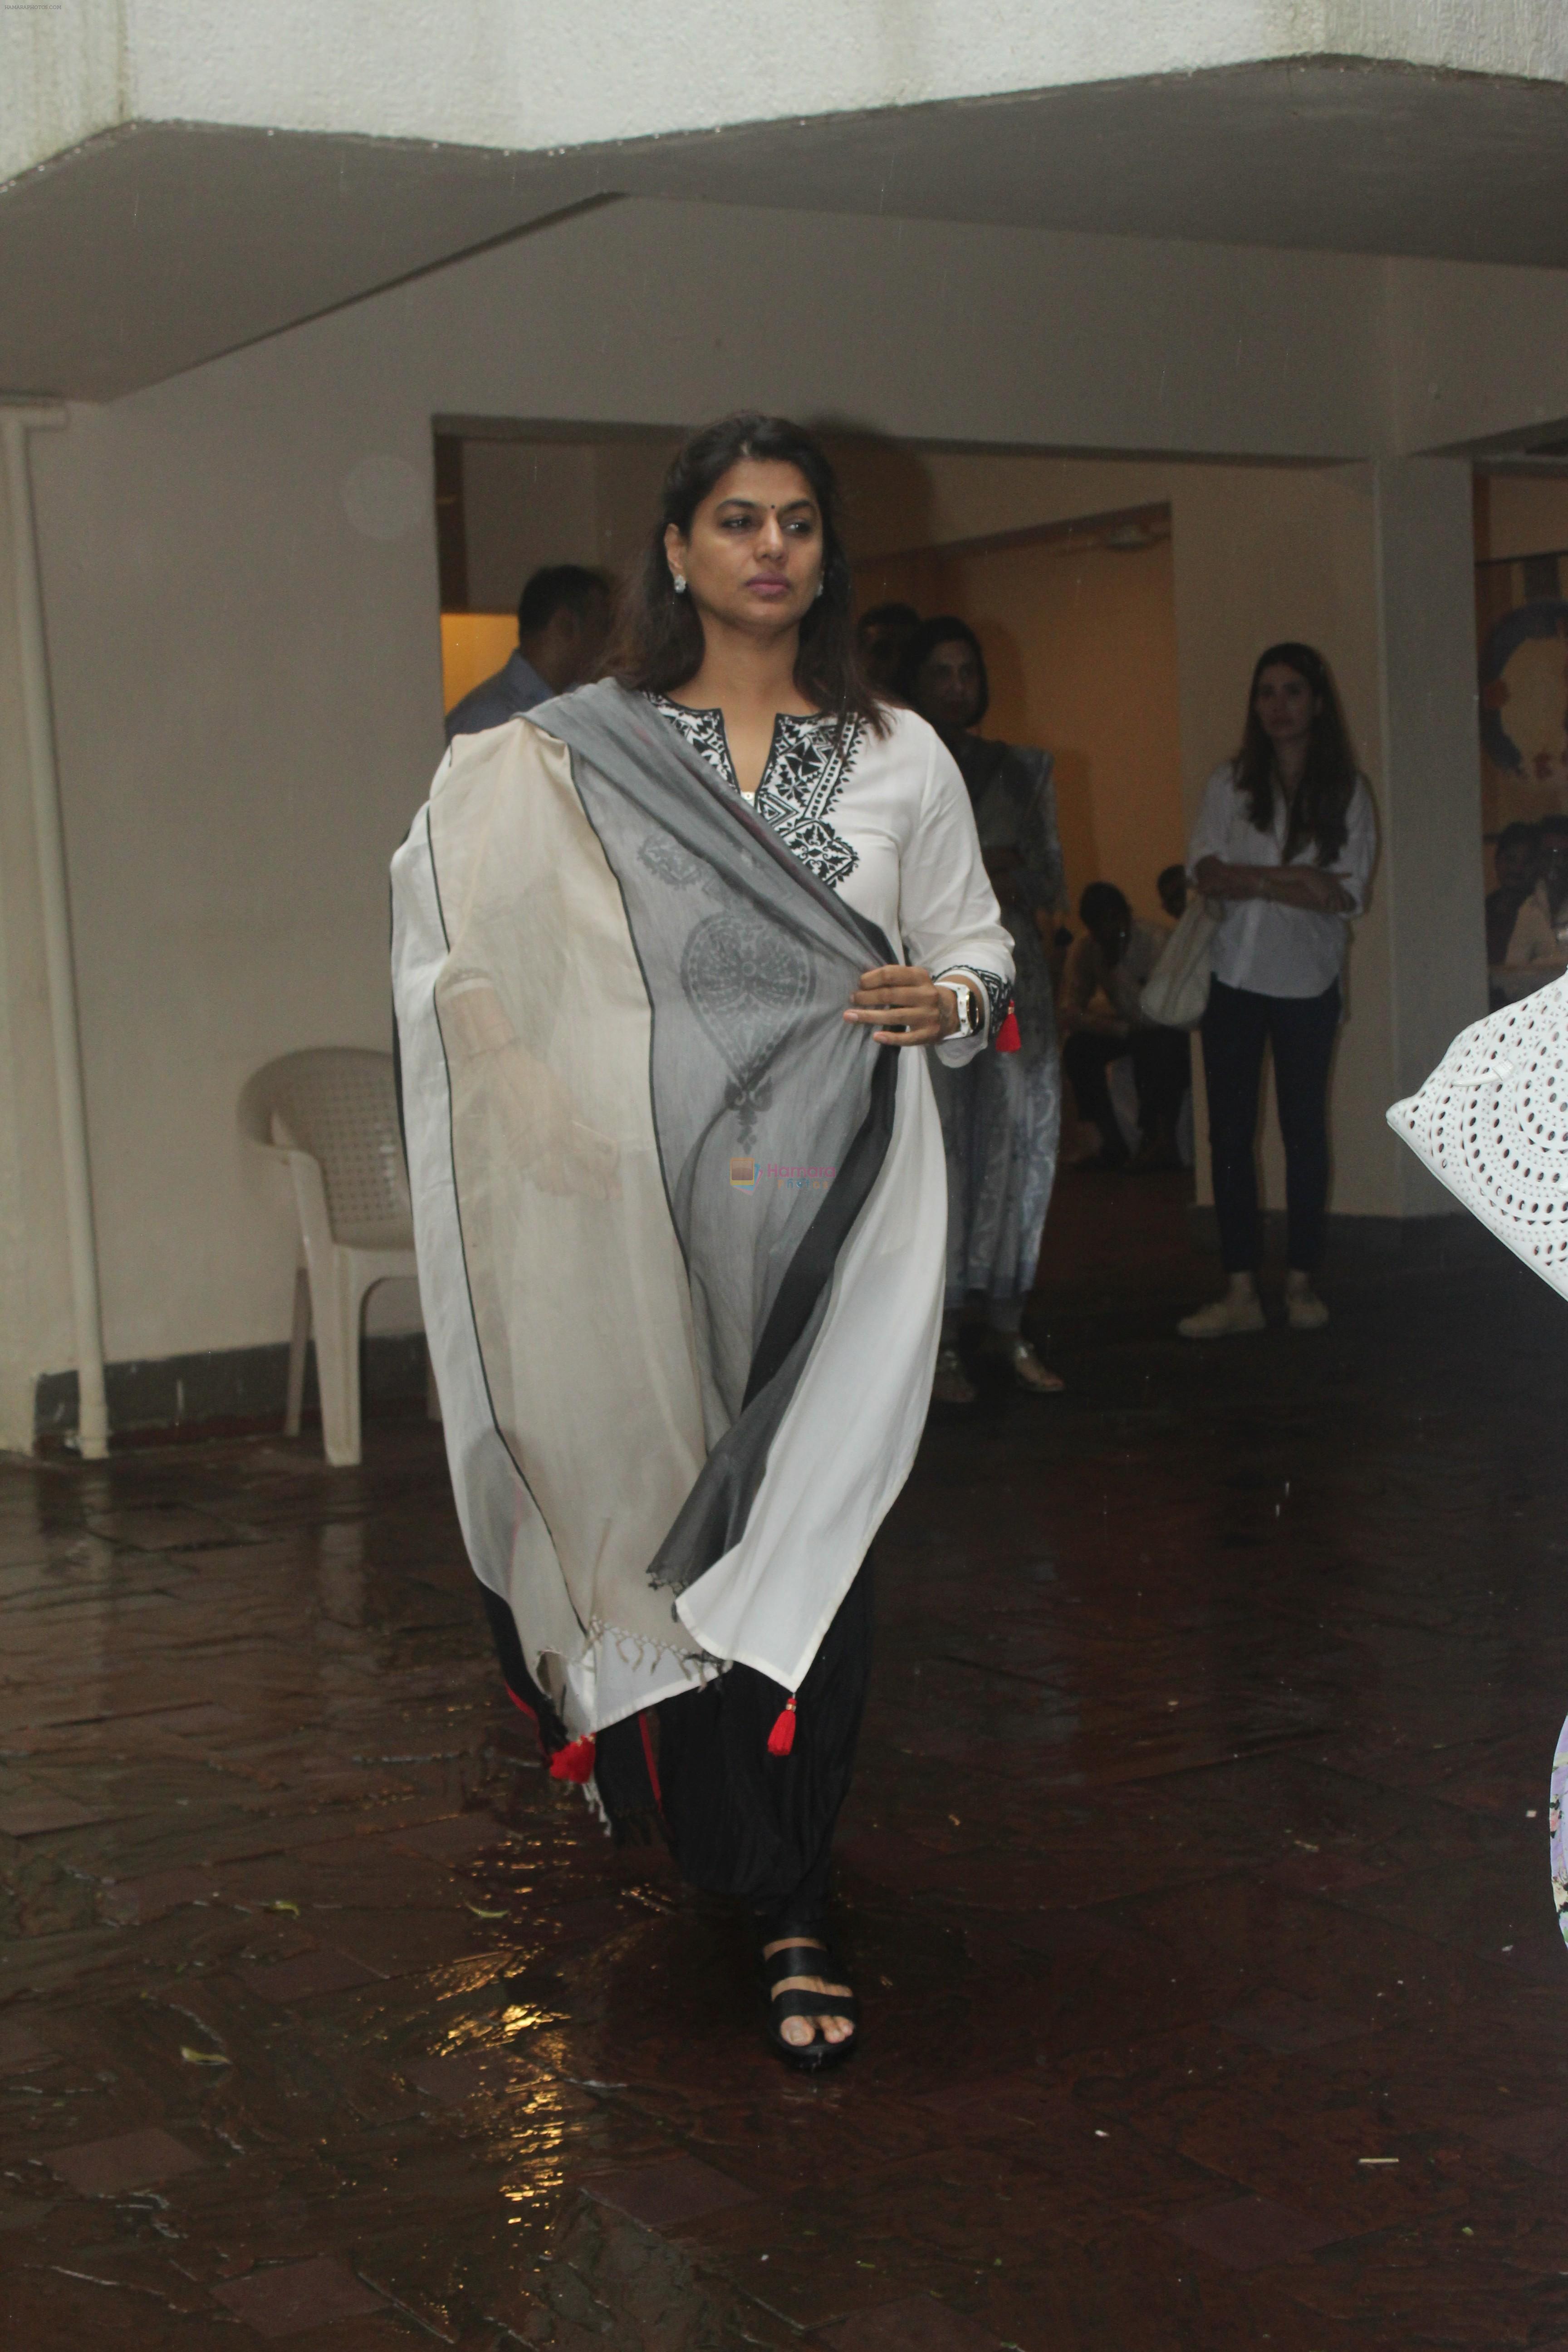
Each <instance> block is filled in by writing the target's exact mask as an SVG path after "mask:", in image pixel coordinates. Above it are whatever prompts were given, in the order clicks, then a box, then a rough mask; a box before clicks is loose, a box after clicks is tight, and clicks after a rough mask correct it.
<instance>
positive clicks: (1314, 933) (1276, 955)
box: [1187, 760, 1377, 996]
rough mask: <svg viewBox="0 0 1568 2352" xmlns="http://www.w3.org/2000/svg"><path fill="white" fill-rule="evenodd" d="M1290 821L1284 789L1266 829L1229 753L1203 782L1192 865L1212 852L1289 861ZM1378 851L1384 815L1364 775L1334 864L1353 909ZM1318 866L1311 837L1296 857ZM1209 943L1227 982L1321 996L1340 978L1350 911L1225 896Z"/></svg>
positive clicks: (1272, 862) (1361, 899) (1218, 974)
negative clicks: (1325, 911)
mask: <svg viewBox="0 0 1568 2352" xmlns="http://www.w3.org/2000/svg"><path fill="white" fill-rule="evenodd" d="M1287 824H1289V812H1288V810H1287V809H1286V807H1285V801H1284V794H1283V793H1276V795H1275V803H1274V823H1273V825H1272V827H1271V828H1270V830H1269V831H1268V833H1259V832H1258V828H1257V827H1256V825H1254V824H1253V823H1252V820H1251V819H1250V817H1249V816H1248V815H1247V801H1246V797H1245V795H1244V794H1243V793H1240V792H1239V791H1238V790H1237V782H1236V763H1235V761H1231V760H1226V761H1225V762H1224V764H1223V766H1221V767H1218V768H1216V769H1215V772H1214V773H1213V775H1212V776H1211V777H1210V778H1209V780H1208V782H1207V784H1206V785H1205V788H1204V803H1203V807H1202V808H1201V810H1200V811H1199V813H1198V821H1197V824H1196V826H1195V827H1194V832H1193V837H1192V841H1191V843H1190V845H1188V849H1187V871H1188V873H1189V875H1191V874H1194V872H1195V870H1196V868H1197V866H1198V864H1199V862H1200V861H1201V860H1202V859H1203V858H1205V857H1218V858H1221V859H1223V861H1224V862H1225V864H1226V865H1227V866H1283V865H1285V864H1286V863H1287V860H1286V857H1285V854H1284V851H1285V829H1286V826H1287ZM1376 856H1377V818H1376V815H1375V814H1374V813H1373V805H1372V794H1371V793H1369V792H1368V790H1367V788H1366V780H1365V778H1364V777H1362V776H1358V777H1357V778H1356V784H1355V790H1354V792H1353V793H1352V795H1351V804H1350V807H1349V809H1348V810H1347V811H1346V813H1345V843H1344V847H1343V848H1342V850H1341V852H1340V854H1339V856H1337V857H1336V858H1335V860H1334V862H1333V865H1332V866H1331V867H1330V868H1329V869H1328V870H1329V871H1330V872H1331V874H1332V875H1333V876H1334V877H1335V878H1336V880H1338V881H1340V882H1342V884H1343V885H1344V887H1345V891H1346V893H1347V895H1348V897H1349V898H1350V901H1351V908H1352V913H1353V914H1357V915H1359V914H1361V913H1362V912H1363V910H1364V908H1365V906H1366V894H1367V886H1368V884H1369V883H1370V882H1371V880H1372V868H1373V859H1374V858H1375V857H1376ZM1317 863H1318V853H1317V851H1316V849H1315V848H1314V847H1313V846H1312V845H1311V844H1310V843H1308V844H1307V845H1306V846H1305V847H1304V848H1301V849H1299V850H1297V852H1296V854H1295V856H1293V857H1291V858H1290V859H1289V864H1290V865H1292V866H1316V865H1317ZM1215 903H1216V904H1223V906H1224V909H1225V911H1224V913H1223V914H1222V916H1221V917H1220V925H1219V929H1218V930H1217V931H1216V932H1215V936H1214V944H1213V946H1212V948H1211V949H1210V951H1209V964H1210V969H1211V971H1213V973H1214V976H1215V979H1216V980H1222V981H1224V982H1225V983H1226V987H1227V988H1249V989H1253V990H1255V991H1256V992H1258V994H1259V995H1261V996H1321V995H1322V993H1323V992H1324V990H1325V989H1326V988H1329V987H1331V985H1332V983H1333V982H1335V981H1336V980H1337V979H1338V978H1339V975H1340V969H1341V966H1342V964H1343V962H1344V960H1345V949H1346V946H1347V944H1348V943H1349V940H1350V927H1351V917H1350V915H1316V914H1312V913H1310V911H1309V910H1308V909H1307V908H1305V907H1282V906H1279V904H1277V903H1276V901H1274V900H1273V899H1270V898H1226V899H1225V900H1223V901H1216V902H1215Z"/></svg>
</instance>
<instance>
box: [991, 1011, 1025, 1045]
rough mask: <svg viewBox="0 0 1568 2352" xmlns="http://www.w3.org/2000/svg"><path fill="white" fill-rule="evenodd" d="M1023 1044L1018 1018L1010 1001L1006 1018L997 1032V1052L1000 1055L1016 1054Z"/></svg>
mask: <svg viewBox="0 0 1568 2352" xmlns="http://www.w3.org/2000/svg"><path fill="white" fill-rule="evenodd" d="M1023 1043H1024V1040H1023V1038H1022V1037H1021V1036H1020V1035H1019V1034H1018V1016H1017V1014H1016V1013H1015V1012H1014V1010H1013V1006H1012V1003H1011V1001H1009V1003H1008V1006H1007V1012H1006V1017H1005V1020H1004V1021H1003V1024H1002V1026H1001V1027H1000V1029H998V1030H997V1032H996V1051H997V1052H998V1053H999V1054H1016V1053H1017V1052H1018V1051H1019V1049H1020V1048H1021V1046H1022V1045H1023Z"/></svg>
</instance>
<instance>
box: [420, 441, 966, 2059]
mask: <svg viewBox="0 0 1568 2352" xmlns="http://www.w3.org/2000/svg"><path fill="white" fill-rule="evenodd" d="M853 595H854V590H853V581H852V579H851V575H850V571H849V564H848V560H847V556H846V554H845V551H844V548H843V544H842V542H841V541H840V540H839V538H838V535H837V530H836V527H835V520H834V484H833V476H832V472H831V470H830V468H829V467H828V465H827V461H826V457H824V456H823V454H822V451H821V450H820V449H819V448H818V446H816V443H815V442H814V441H813V440H812V439H811V437H810V436H809V435H807V434H805V433H803V432H802V431H800V429H799V428H798V427H796V426H795V425H790V424H788V423H787V422H785V421H784V420H783V419H780V418H769V417H763V416H753V415H745V416H734V417H728V418H725V419H723V420H722V421H721V423H719V424H717V425H710V426H709V427H708V428H707V429H706V430H705V431H704V432H701V433H699V434H698V435H697V436H695V437H694V438H693V439H692V440H691V441H690V442H689V443H688V444H687V446H686V447H685V448H684V449H683V450H682V451H681V452H680V454H679V457H677V458H676V460H675V463H674V465H673V466H672V467H671V469H670V472H669V475H668V478H667V480H666V483H665V489H664V497H663V500H662V506H661V511H660V514H659V516H658V521H657V523H656V525H655V527H654V529H653V530H652V531H651V533H650V535H649V538H648V541H647V546H646V548H645V550H644V556H643V561H642V563H641V565H640V566H639V568H638V570H637V573H636V574H635V576H634V577H633V579H632V580H631V581H630V582H629V583H628V585H627V590H626V600H625V603H624V605H623V610H622V614H621V619H620V627H619V634H618V639H617V643H616V647H615V649H614V651H613V653H612V656H611V661H610V673H611V674H610V676H609V677H606V678H605V679H603V680H601V681H600V682H599V683H598V684H595V685H593V686H586V687H582V688H578V689H577V690H576V691H575V692H574V693H572V694H567V695H563V696H562V697H560V698H558V699H556V700H555V701H553V702H551V703H548V704H545V705H543V706H542V707H541V708H540V709H537V710H535V711H534V712H533V713H532V714H531V716H529V717H527V718H517V719H512V720H510V722H509V723H508V724H506V725H505V726H500V727H496V728H492V729H490V730H488V731H486V732H484V733H482V734H477V735H467V736H461V737H459V738H458V740H457V741H456V742H455V743H454V745H453V747H452V750H451V751H450V752H449V754H448V756H447V761H445V762H444V763H443V766H442V768H441V770H440V771H439V772H438V773H437V779H436V783H435V786H434V788H433V790H432V792H431V796H430V800H429V803H428V804H427V806H426V808H425V809H424V810H422V811H421V812H420V814H419V816H418V817H417V818H416V821H415V824H414V828H413V831H412V833H411V834H410V835H409V838H408V841H407V842H406V843H405V846H404V847H403V849H401V850H400V851H399V852H398V856H397V858H396V860H395V864H394V869H393V872H394V968H395V980H396V994H397V1017H398V1034H399V1042H400V1049H401V1055H402V1067H403V1079H404V1087H403V1099H404V1104H405V1117H406V1127H407V1139H408V1165H409V1175H410V1181H411V1185H412V1191H413V1197H414V1219H415V1237H416V1246H417V1250H418V1256H419V1276H420V1288H421V1293H422V1296H423V1298H424V1302H425V1310H426V1329H427V1331H428V1333H429V1335H430V1347H431V1353H432V1357H433V1359H434V1361H435V1364H436V1369H437V1381H438V1383H439V1387H440V1393H441V1402H442V1408H443V1419H444V1423H445V1430H446V1439H447V1455H448V1459H449V1461H450V1464H451V1469H452V1479H453V1486H454V1489H455V1492H456V1496H457V1501H458V1513H459V1517H460V1518H461V1520H462V1525H463V1531H464V1536H465V1538H466V1540H467V1542H468V1551H469V1556H470V1558H471V1559H472V1561H473V1565H474V1569H475V1571H476V1573H477V1575H478V1577H479V1581H480V1584H481V1586H482V1587H483V1588H484V1594H485V1605H486V1609H487V1612H488V1614H489V1619H490V1623H491V1627H492V1630H493V1632H494V1633H495V1637H496V1641H497V1644H498V1648H499V1650H500V1660H501V1668H502V1673H503V1675H504V1678H505V1681H506V1684H507V1687H508V1689H509V1690H510V1693H511V1696H512V1697H513V1698H514V1699H515V1700H516V1702H517V1704H518V1705H519V1706H520V1707H522V1708H524V1709H525V1710H526V1711H527V1712H528V1713H529V1714H531V1716H532V1717H534V1719H535V1721H536V1723H537V1724H538V1727H539V1729H540V1733H541V1738H542V1744H543V1746H544V1748H545V1750H546V1752H547V1753H548V1755H549V1757H550V1759H551V1769H552V1773H554V1774H555V1776H556V1777H557V1778H560V1779H563V1780H575V1781H578V1782H581V1783H582V1784H583V1785H584V1788H585V1789H586V1790H587V1791H588V1793H589V1795H590V1798H591V1800H592V1801H595V1802H596V1804H597V1805H598V1807H599V1809H600V1810H601V1811H603V1812H604V1813H605V1815H607V1817H608V1819H609V1821H610V1822H611V1824H612V1825H613V1826H614V1827H615V1828H616V1829H617V1830H621V1829H626V1828H629V1827H630V1826H631V1825H632V1824H633V1823H634V1822H636V1821H637V1817H638V1816H639V1815H641V1816H643V1817H644V1818H645V1819H646V1818H647V1817H653V1818H654V1819H656V1820H657V1822H658V1824H659V1826H661V1827H662V1829H663V1831H664V1832H665V1833H666V1835H667V1836H668V1840H669V1843H670V1844H671V1846H672V1848H673V1850H674V1853H675V1856H676V1859H677V1862H678V1863H679V1865H680V1867H681V1869H682V1871H683V1872H684V1874H685V1875H686V1876H687V1878H688V1879H689V1881H690V1882H691V1883H692V1884H693V1885H698V1886H701V1887H703V1888H705V1889H707V1890H708V1891H710V1892H711V1893H716V1894H727V1895H731V1896H733V1897H735V1898H737V1899H738V1900H739V1901H740V1902H741V1903H742V1904H743V1905H744V1906H747V1907H748V1908H749V1909H750V1911H751V1912H752V1915H753V1917H754V1919H755V1922H756V1927H757V1934H758V1939H759V1944H760V1948H761V1957H762V1961H763V1979H764V1983H765V1987H766V1992H767V2000H768V2011H769V2028H768V2032H769V2040H770V2042H771V2045H772V2047H773V2050H774V2051H775V2052H776V2053H777V2054H778V2055H779V2056H780V2057H781V2058H783V2059H784V2061H785V2063H789V2064H792V2065H795V2066H798V2067H802V2068H806V2069H812V2070H815V2069H816V2068H819V2067H822V2066H826V2065H830V2064H836V2063H839V2062H841V2061H842V2060H843V2059H844V2058H845V2057H846V2056H847V2054H848V2053H849V2052H850V2051H851V2050H852V2049H853V2047H854V2046H855V2043H854V2035H855V2026H856V2007H855V2001H854V1998H853V1996H852V1994H851V1993H850V1991H849V1989H848V1986H847V1981H846V1980H845V1978H844V1972H843V1970H842V1969H841V1967H840V1966H839V1964H838V1963H837V1961H836V1960H834V1959H833V1958H832V1956H831V1954H830V1952H829V1951H828V1949H827V1948H826V1939H825V1936H824V1929H823V1909H824V1904H825V1900H826V1891H827V1880H828V1869H829V1863H830V1859H831V1851H832V1843H833V1832H834V1823H835V1820H836V1817H837V1812H838V1809H839V1806H840V1804H841V1803H842V1801H843V1799H844V1795H845V1792H846V1790H847V1787H848V1784H849V1778H850V1773H851V1769H852V1767H853V1762H854V1755H855V1743H856V1738H857V1734H858V1729H859V1723H860V1715H861V1709H862V1706H863V1705H864V1701H865V1695H866V1682H867V1675H868V1667H869V1662H870V1613H871V1593H870V1580H869V1571H868V1567H867V1566H866V1565H865V1563H866V1562H867V1559H868V1549H869V1546H870V1543H871V1539H872V1538H873V1537H874V1536H875V1534H876V1531H877V1528H878V1526H879V1523H880V1521H881V1519H882V1517H884V1515H885V1513H886V1512H887V1510H888V1508H889V1505H890V1504H891V1503H892V1501H893V1499H894V1498H895V1496H897V1494H898V1492H899V1489H900V1486H902V1484H903V1481H904V1478H905V1476H906V1475H907V1474H908V1471H909V1468H910V1463H911V1461H912V1460H913V1458H914V1453H915V1449H916V1447H917V1445H918V1444H919V1443H920V1437H921V1428H922V1425H923V1423H924V1420H925V1415H926V1407H927V1402H928V1400H929V1397H930V1393H931V1371H932V1367H933V1364H934V1361H935V1357H936V1349H937V1340H938V1334H939V1331H940V1328H941V1318H942V1273H943V1257H944V1251H945V1244H946V1234H947V1203H946V1188H945V1183H944V1181H943V1163H942V1132H941V1128H940V1124H939V1121H938V1118H937V1113H936V1108H935V1105H934V1103H933V1101H932V1098H931V1078H930V1075H929V1072H928V1069H927V1055H926V1053H925V1052H924V1050H922V1049H924V1048H925V1047H928V1046H929V1047H931V1049H932V1052H933V1054H934V1055H935V1056H936V1057H937V1058H938V1059H940V1060H942V1061H943V1062H945V1063H948V1064H950V1065H957V1064H960V1063H962V1062H963V1061H965V1060H967V1059H970V1058H972V1057H973V1055H976V1054H978V1053H981V1052H983V1051H984V1050H985V1047H986V1045H987V1043H988V1040H989V1037H990V1034H991V1029H992V1026H993V1024H994V1021H996V1020H999V1019H1000V1018H1001V1016H1002V1014H1003V1013H1005V1009H1006V1004H1007V1001H1008V998H1009V995H1010V993H1011V991H1012V983H1013V961H1012V953H1011V948H1010V944H1009V940H1008V936H1007V932H1006V930H1005V928H1004V926H1003V923H1002V920H1001V918H1000V915H999V912H998V909H997V905H996V899H995V897H994V892H993V890H992V888H991V885H990V883H989V881H988V880H987V878H986V873H985V867H984V862H983V859H982V856H981V850H980V844H979V840H978V838H977V836H976V833H975V826H974V818H973V814H972V812H971V809H970V803H969V795H968V793H967V792H966V791H965V789H964V785H963V779H962V777H961V776H960V774H959V772H958V770H957V769H956V767H955V766H954V765H953V762H952V759H951V758H950V756H949V755H948V753H947V752H946V751H944V749H943V748H942V743H941V742H940V741H939V740H938V738H937V736H936V735H935V734H934V732H933V731H932V730H931V728H930V727H928V726H927V725H926V723H925V721H924V720H923V719H919V718H917V717H916V716H915V714H914V712H913V711H910V710H895V709H892V708H890V707H889V705H888V704H887V703H886V702H883V701H881V700H879V698H877V697H876V696H874V695H873V694H872V692H871V691H870V689H869V688H868V686H867V685H866V682H865V680H864V678H863V677H861V675H860V672H859V669H858V665H857V662H856V658H855V654H854V647H853V636H852V619H851V615H852V611H853Z"/></svg>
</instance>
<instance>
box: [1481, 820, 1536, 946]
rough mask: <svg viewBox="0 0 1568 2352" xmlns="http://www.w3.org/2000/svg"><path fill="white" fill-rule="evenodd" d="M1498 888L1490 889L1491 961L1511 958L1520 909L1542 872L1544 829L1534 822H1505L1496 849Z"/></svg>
mask: <svg viewBox="0 0 1568 2352" xmlns="http://www.w3.org/2000/svg"><path fill="white" fill-rule="evenodd" d="M1492 866H1493V870H1494V871H1495V873H1496V875H1497V888H1496V889H1495V890H1489V891H1488V892H1487V961H1488V963H1489V964H1502V963H1506V962H1507V961H1508V943H1509V941H1510V940H1511V939H1512V937H1513V927H1514V924H1515V922H1516V921H1517V919H1518V917H1519V910H1520V908H1521V907H1522V906H1523V904H1524V902H1525V900H1526V899H1527V898H1529V896H1530V894H1531V891H1532V890H1533V889H1534V887H1535V883H1536V877H1537V876H1538V875H1539V873H1540V871H1541V831H1540V828H1539V826H1537V825H1533V824H1505V825H1504V827H1503V829H1502V831H1501V832H1500V834H1499V835H1498V837H1497V841H1496V843H1495V845H1494V846H1493V849H1492Z"/></svg>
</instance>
